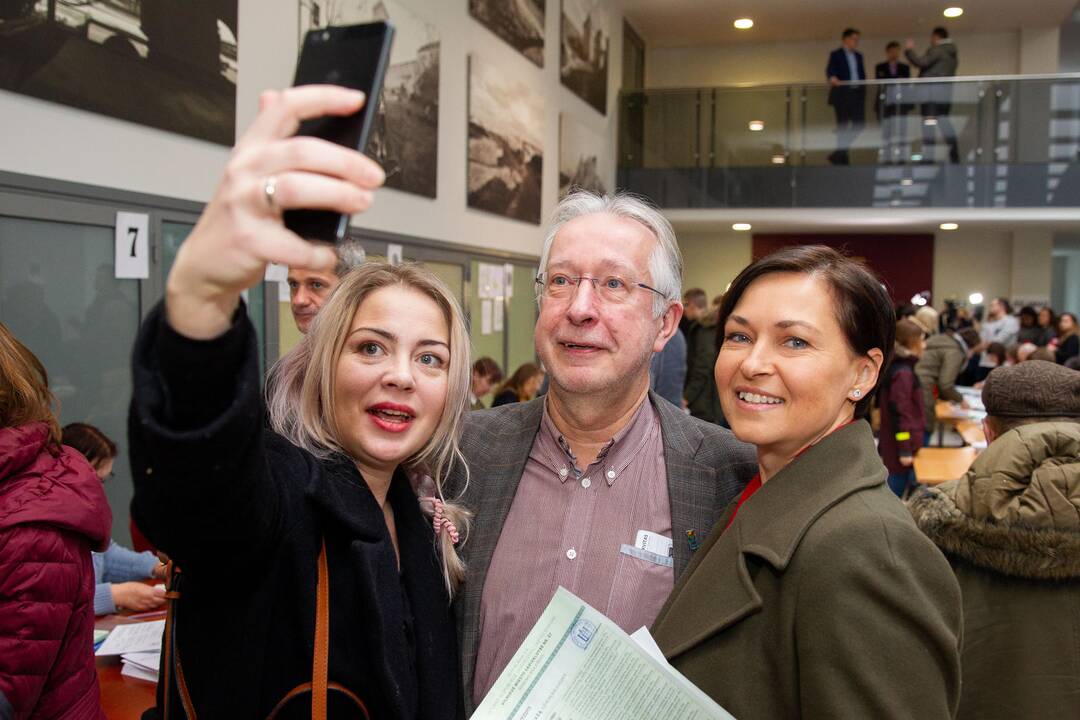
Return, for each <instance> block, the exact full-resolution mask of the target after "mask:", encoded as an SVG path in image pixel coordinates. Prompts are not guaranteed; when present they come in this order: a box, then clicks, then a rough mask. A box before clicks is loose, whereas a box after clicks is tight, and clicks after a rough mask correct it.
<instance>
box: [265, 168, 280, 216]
mask: <svg viewBox="0 0 1080 720" xmlns="http://www.w3.org/2000/svg"><path fill="white" fill-rule="evenodd" d="M276 193H277V176H276V175H269V176H267V178H266V183H265V184H263V195H265V196H266V204H267V205H268V206H269V207H270V212H272V213H275V214H276V213H277V212H278V205H277V200H276V199H275V197H274V196H275V194H276Z"/></svg>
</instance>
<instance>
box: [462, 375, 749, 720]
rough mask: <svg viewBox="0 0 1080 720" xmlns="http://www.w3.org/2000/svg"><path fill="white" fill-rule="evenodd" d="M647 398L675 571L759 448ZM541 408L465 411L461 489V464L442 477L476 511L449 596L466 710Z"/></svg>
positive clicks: (470, 708) (468, 711)
mask: <svg viewBox="0 0 1080 720" xmlns="http://www.w3.org/2000/svg"><path fill="white" fill-rule="evenodd" d="M649 401H650V402H651V403H652V404H653V406H654V407H655V408H656V411H657V413H658V414H659V416H660V430H661V434H662V435H663V438H664V464H665V465H666V466H667V476H668V494H669V499H670V502H671V527H672V533H673V535H674V538H673V539H674V542H675V547H674V550H675V578H676V579H678V577H679V575H681V574H682V572H683V570H685V569H686V566H687V565H689V563H690V558H691V550H690V543H689V541H688V539H687V532H688V531H690V530H693V531H695V533H696V535H697V538H698V540H699V542H704V541H705V538H707V537H708V535H709V532H710V531H711V529H712V527H713V525H714V524H715V523H716V521H717V520H718V519H719V517H720V514H721V512H722V511H723V509H724V508H725V507H726V506H727V504H728V502H730V501H731V500H732V499H733V498H735V497H736V496H738V494H739V493H741V492H742V489H743V488H744V487H745V486H746V484H747V483H748V482H749V481H750V479H751V478H752V477H753V476H754V474H755V473H756V472H757V456H756V454H755V452H754V448H753V447H752V446H750V445H747V444H745V443H742V442H739V441H738V440H736V439H735V436H734V435H732V433H731V431H730V430H726V429H724V428H722V427H720V426H718V425H712V424H710V423H707V422H703V421H701V420H698V419H696V418H692V417H690V416H689V415H687V414H685V413H684V412H683V411H682V410H681V409H679V408H677V407H675V406H674V405H672V404H671V403H669V402H668V401H667V400H664V399H663V398H661V397H660V396H658V395H656V394H655V393H653V392H650V393H649ZM543 414H544V399H543V397H540V398H537V399H535V400H532V401H530V402H527V403H514V404H511V405H502V406H500V407H497V408H492V409H491V410H483V411H477V412H470V413H469V414H468V415H467V416H466V421H465V430H464V433H463V436H462V440H461V450H462V452H463V453H464V455H465V460H466V462H467V463H468V466H469V472H470V477H469V482H468V485H467V487H465V488H464V492H462V486H463V485H464V484H465V483H464V481H465V478H464V473H463V471H462V470H461V469H460V468H458V469H457V470H456V471H455V472H454V474H452V475H451V476H450V477H449V478H448V482H447V486H446V495H447V497H458V496H460V497H459V500H460V501H461V502H462V503H464V504H465V505H466V507H468V508H469V509H470V510H472V511H473V513H475V517H474V518H473V524H472V529H471V531H470V533H469V537H468V541H467V542H466V543H465V545H464V546H463V548H462V555H463V559H464V560H465V563H466V571H465V583H464V585H463V586H462V587H461V589H460V590H459V592H458V595H457V598H456V600H455V610H456V613H457V627H458V638H459V643H460V647H461V683H462V687H461V690H462V695H461V697H462V701H463V710H464V713H465V715H464V717H468V716H469V715H472V713H473V712H474V711H475V710H476V705H475V703H474V702H473V697H472V688H473V674H474V672H475V669H476V652H477V648H478V646H479V641H480V638H479V622H480V598H481V596H482V595H483V592H484V579H485V578H486V577H487V571H488V566H489V565H490V564H491V556H492V555H493V554H494V552H495V545H496V544H497V543H498V541H499V534H500V533H501V532H502V527H503V523H504V522H505V521H506V516H507V514H508V513H509V512H510V505H511V503H513V501H514V496H515V495H516V494H517V487H518V483H519V482H520V480H521V475H522V473H523V472H524V471H525V463H526V461H527V460H528V458H529V451H530V450H532V445H533V440H534V439H535V437H536V433H537V432H538V431H539V429H540V420H541V419H542V418H543Z"/></svg>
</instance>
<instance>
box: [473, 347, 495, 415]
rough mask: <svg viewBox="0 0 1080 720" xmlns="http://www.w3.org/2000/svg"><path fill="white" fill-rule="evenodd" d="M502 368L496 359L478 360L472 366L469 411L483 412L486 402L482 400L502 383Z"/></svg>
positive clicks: (485, 358)
mask: <svg viewBox="0 0 1080 720" xmlns="http://www.w3.org/2000/svg"><path fill="white" fill-rule="evenodd" d="M502 376H503V375H502V368H500V367H499V364H498V363H497V362H495V360H494V358H489V357H482V358H477V360H476V362H474V363H473V366H472V381H471V386H470V388H469V409H470V410H483V409H484V401H483V400H481V399H480V398H482V397H484V396H485V395H487V394H488V393H489V392H491V388H493V387H495V386H496V385H497V384H499V383H500V382H502Z"/></svg>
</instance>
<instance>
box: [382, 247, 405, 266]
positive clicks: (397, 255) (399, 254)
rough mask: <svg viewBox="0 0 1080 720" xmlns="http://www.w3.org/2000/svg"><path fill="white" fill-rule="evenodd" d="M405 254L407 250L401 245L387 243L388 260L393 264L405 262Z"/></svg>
mask: <svg viewBox="0 0 1080 720" xmlns="http://www.w3.org/2000/svg"><path fill="white" fill-rule="evenodd" d="M404 256H405V250H404V248H402V246H401V245H396V244H394V243H387V244H386V262H388V263H390V264H391V265H400V264H401V263H402V262H403V259H402V258H404Z"/></svg>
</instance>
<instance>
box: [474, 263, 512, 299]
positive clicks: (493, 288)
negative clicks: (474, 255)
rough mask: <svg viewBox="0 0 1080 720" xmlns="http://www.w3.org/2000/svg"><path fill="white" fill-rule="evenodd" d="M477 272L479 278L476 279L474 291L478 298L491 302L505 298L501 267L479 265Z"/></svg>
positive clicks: (489, 264)
mask: <svg viewBox="0 0 1080 720" xmlns="http://www.w3.org/2000/svg"><path fill="white" fill-rule="evenodd" d="M477 270H478V273H477V274H478V275H479V277H478V278H477V285H476V289H477V295H478V296H479V297H480V298H483V299H485V300H491V299H494V298H501V297H505V295H506V291H505V290H504V285H505V284H506V282H505V274H504V272H503V266H502V265H492V264H491V263H479V267H478V268H477Z"/></svg>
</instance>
